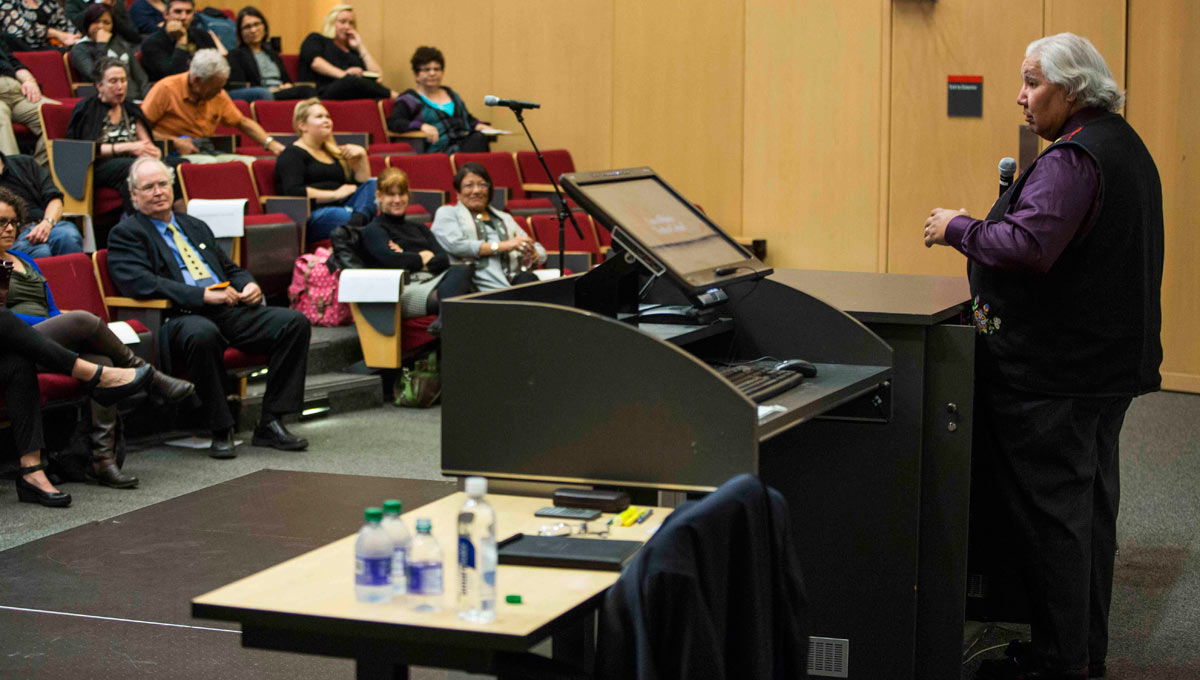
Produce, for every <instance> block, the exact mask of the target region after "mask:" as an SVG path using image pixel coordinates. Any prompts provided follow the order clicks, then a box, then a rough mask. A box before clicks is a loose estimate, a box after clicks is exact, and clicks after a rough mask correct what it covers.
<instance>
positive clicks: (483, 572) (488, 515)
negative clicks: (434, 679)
mask: <svg viewBox="0 0 1200 680" xmlns="http://www.w3.org/2000/svg"><path fill="white" fill-rule="evenodd" d="M465 486H466V491H467V500H466V502H465V503H463V506H462V510H459V512H458V616H459V618H463V619H466V620H468V621H475V622H477V623H487V622H489V621H492V620H494V619H495V618H496V561H497V555H496V511H495V510H494V509H492V506H491V505H490V504H489V503H488V502H487V501H486V500H484V495H486V494H487V480H486V479H484V478H483V477H467V481H466V485H465Z"/></svg>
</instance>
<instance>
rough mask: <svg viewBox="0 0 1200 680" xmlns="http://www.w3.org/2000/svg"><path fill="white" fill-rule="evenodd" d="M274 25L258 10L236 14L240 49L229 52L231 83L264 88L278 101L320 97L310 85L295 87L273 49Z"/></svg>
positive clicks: (248, 7) (281, 60) (247, 7)
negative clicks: (271, 40) (272, 33)
mask: <svg viewBox="0 0 1200 680" xmlns="http://www.w3.org/2000/svg"><path fill="white" fill-rule="evenodd" d="M270 38H271V26H270V24H268V23H267V17H265V16H263V13H262V12H261V11H259V9H258V8H257V7H253V6H250V5H247V6H246V7H243V8H242V9H241V11H240V12H238V14H237V39H238V46H237V47H235V48H234V49H233V50H232V51H230V53H229V56H228V57H227V59H228V60H229V80H230V81H231V82H240V83H246V84H247V85H248V86H250V87H265V88H267V89H268V90H270V91H271V93H272V94H274V95H275V99H308V98H309V97H315V96H317V91H316V90H315V89H314V88H313V87H312V86H311V85H295V84H293V83H292V77H291V76H290V75H288V72H287V68H285V67H284V65H283V59H282V58H281V57H280V56H279V53H277V52H276V51H275V49H274V48H273V47H271V43H270Z"/></svg>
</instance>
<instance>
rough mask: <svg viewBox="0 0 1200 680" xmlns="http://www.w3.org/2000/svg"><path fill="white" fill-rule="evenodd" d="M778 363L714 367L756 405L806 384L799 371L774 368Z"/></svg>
mask: <svg viewBox="0 0 1200 680" xmlns="http://www.w3.org/2000/svg"><path fill="white" fill-rule="evenodd" d="M776 363H778V362H774V361H770V362H761V363H760V362H755V363H749V364H738V365H735V366H713V370H715V371H716V372H717V373H720V374H721V375H722V377H724V378H725V379H726V380H728V381H729V382H731V383H733V386H734V387H736V388H738V390H739V391H740V392H741V393H742V394H744V395H746V396H747V397H749V398H750V400H751V401H753V402H754V403H756V404H761V403H762V402H764V401H766V400H768V399H770V398H771V397H774V396H776V395H778V394H782V393H784V392H787V391H788V390H790V389H792V388H793V387H795V386H796V385H799V384H800V383H802V382H804V376H803V375H801V374H800V373H799V372H797V371H794V370H793V371H786V370H785V371H778V370H775V368H774V366H775V364H776Z"/></svg>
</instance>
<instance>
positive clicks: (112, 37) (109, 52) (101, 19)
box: [70, 3, 150, 101]
mask: <svg viewBox="0 0 1200 680" xmlns="http://www.w3.org/2000/svg"><path fill="white" fill-rule="evenodd" d="M79 27H80V28H81V29H83V32H84V34H85V36H86V37H85V38H84V39H83V40H80V41H79V42H77V43H75V45H74V46H72V47H71V56H70V60H71V68H73V69H75V71H76V72H77V73H78V74H79V75H81V76H83V77H84V78H91V79H92V80H93V81H95V80H96V79H95V77H94V76H95V73H96V65H97V64H99V63H100V60H101V59H103V58H104V57H113V58H115V59H120V60H121V62H122V63H124V64H125V70H126V71H127V73H128V86H127V88H126V92H125V97H126V98H127V99H129V100H131V101H141V100H143V99H145V98H146V93H147V92H149V91H150V79H149V78H148V77H147V76H146V72H145V71H144V70H142V65H141V63H140V62H139V61H138V59H137V50H135V49H134V48H133V47H131V46H130V45H129V43H127V42H125V40H124V38H122V37H121V36H119V35H117V34H116V33H115V32H114V24H113V12H112V8H111V7H109V6H108V5H105V4H102V3H93V4H90V5H88V7H87V9H85V10H83V14H82V15H81V16H80V18H79Z"/></svg>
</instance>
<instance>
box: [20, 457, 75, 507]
mask: <svg viewBox="0 0 1200 680" xmlns="http://www.w3.org/2000/svg"><path fill="white" fill-rule="evenodd" d="M44 469H46V464H45V463H39V464H37V465H30V466H29V467H23V468H19V469H18V470H17V500H18V501H20V502H22V503H37V504H39V505H44V506H46V507H48V508H65V507H67V506H68V505H70V504H71V494H69V493H62V492H61V491H42V490H41V489H39V488H38V487H36V486H34V485H33V484H30V483H29V482H27V481H25V475H28V474H33V473H34V472H37V471H38V470H44Z"/></svg>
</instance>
